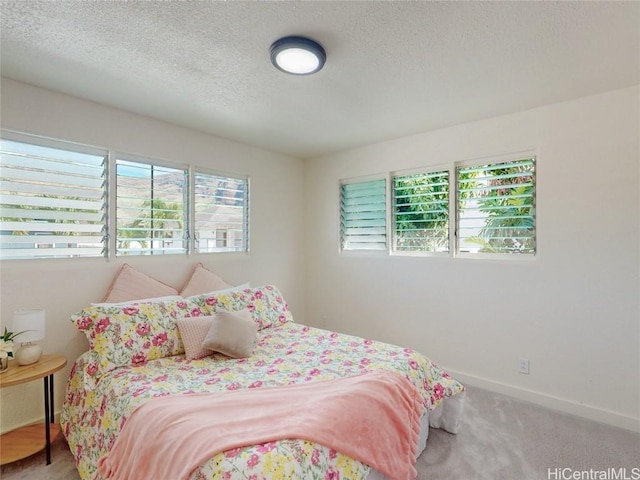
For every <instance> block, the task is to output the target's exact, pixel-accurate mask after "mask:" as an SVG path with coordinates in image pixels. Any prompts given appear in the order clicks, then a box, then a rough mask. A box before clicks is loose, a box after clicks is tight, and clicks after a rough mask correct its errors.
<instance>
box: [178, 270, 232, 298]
mask: <svg viewBox="0 0 640 480" xmlns="http://www.w3.org/2000/svg"><path fill="white" fill-rule="evenodd" d="M231 287H233V285H229V284H228V283H227V282H225V281H224V280H223V279H221V278H220V277H219V276H218V275H216V274H215V273H213V272H212V271H210V270H207V269H206V268H204V265H202V263H199V264H198V265H196V268H195V269H194V270H193V273H192V274H191V278H190V279H189V281H188V282H187V284H186V285H185V286H184V287H183V288H182V291H181V292H180V295H182V296H183V297H191V296H193V295H199V294H201V293H209V292H214V291H216V290H225V289H227V288H231Z"/></svg>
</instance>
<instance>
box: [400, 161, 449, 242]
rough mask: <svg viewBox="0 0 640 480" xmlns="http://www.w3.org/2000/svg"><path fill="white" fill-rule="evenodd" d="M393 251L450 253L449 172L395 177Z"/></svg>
mask: <svg viewBox="0 0 640 480" xmlns="http://www.w3.org/2000/svg"><path fill="white" fill-rule="evenodd" d="M393 250H394V251H396V252H448V251H449V171H448V170H441V171H434V172H424V173H417V174H412V175H399V176H393Z"/></svg>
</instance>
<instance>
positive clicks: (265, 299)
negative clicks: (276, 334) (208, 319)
mask: <svg viewBox="0 0 640 480" xmlns="http://www.w3.org/2000/svg"><path fill="white" fill-rule="evenodd" d="M189 302H193V303H194V304H195V305H196V306H197V307H199V308H200V310H201V312H202V315H213V314H215V313H216V312H217V311H218V310H228V311H230V312H236V311H238V310H244V309H245V308H247V309H249V311H251V317H252V318H253V321H254V322H255V323H256V325H257V326H258V330H262V329H263V328H268V327H271V326H274V325H275V326H277V325H281V324H283V323H287V322H292V321H293V316H292V315H291V311H290V310H289V305H287V302H285V300H284V298H282V294H281V293H280V291H279V290H278V289H277V288H276V287H275V286H273V285H265V286H262V287H256V288H246V289H244V290H228V291H223V292H212V293H208V294H206V293H205V294H202V295H196V296H193V297H190V298H189ZM192 316H193V315H192Z"/></svg>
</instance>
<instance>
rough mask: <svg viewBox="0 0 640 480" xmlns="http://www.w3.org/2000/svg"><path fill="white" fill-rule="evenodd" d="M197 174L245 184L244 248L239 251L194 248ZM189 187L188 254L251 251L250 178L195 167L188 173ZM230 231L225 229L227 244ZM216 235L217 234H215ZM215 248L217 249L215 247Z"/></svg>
mask: <svg viewBox="0 0 640 480" xmlns="http://www.w3.org/2000/svg"><path fill="white" fill-rule="evenodd" d="M197 174H202V175H211V176H216V177H226V178H229V179H233V180H241V181H243V182H245V185H246V192H245V195H244V202H245V205H244V211H245V212H244V218H243V238H244V239H245V240H244V248H243V249H241V250H219V251H213V252H200V251H198V250H197V248H196V242H197V238H196V237H197V232H196V201H195V198H196V180H195V177H196V175H197ZM189 185H190V186H191V188H190V192H189V217H190V218H191V219H192V221H191V222H189V239H190V241H189V248H190V250H189V251H190V252H192V253H193V254H196V255H206V254H227V255H229V254H236V255H238V254H248V253H249V252H250V250H251V178H250V177H249V175H246V174H240V173H231V172H222V171H220V170H216V169H210V168H202V167H196V166H191V168H190V171H189ZM230 230H232V229H226V231H227V242H228V241H229V239H228V233H229V231H230ZM216 235H217V233H216ZM215 241H216V243H217V236H216V239H215ZM216 248H217V247H216Z"/></svg>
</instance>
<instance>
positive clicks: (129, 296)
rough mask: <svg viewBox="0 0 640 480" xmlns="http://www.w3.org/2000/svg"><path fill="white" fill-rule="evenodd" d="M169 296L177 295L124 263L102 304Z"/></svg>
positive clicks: (175, 291) (164, 285)
mask: <svg viewBox="0 0 640 480" xmlns="http://www.w3.org/2000/svg"><path fill="white" fill-rule="evenodd" d="M171 295H178V291H177V290H176V289H175V288H173V287H170V286H169V285H166V284H164V283H162V282H159V281H158V280H154V279H153V278H151V277H150V276H148V275H145V274H144V273H142V272H139V271H137V270H136V269H135V268H133V267H132V266H131V265H129V264H127V263H125V264H124V265H122V267H120V270H119V271H118V273H117V274H116V278H114V279H113V282H112V283H111V286H110V287H109V290H108V291H107V294H106V296H105V298H104V300H103V302H104V303H120V302H128V301H130V300H140V299H142V298H155V297H166V296H171Z"/></svg>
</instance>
